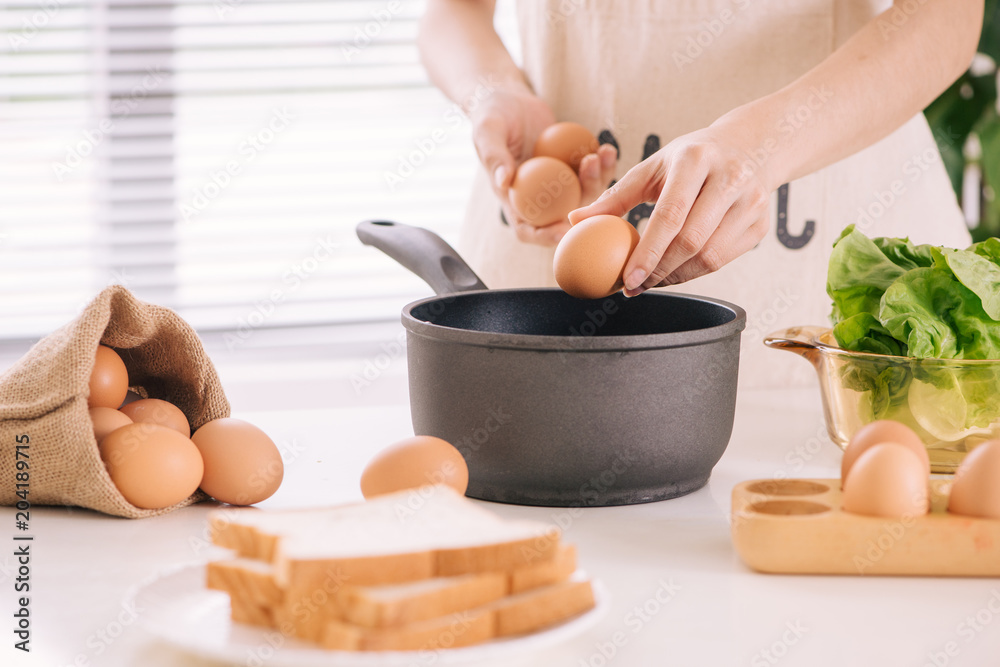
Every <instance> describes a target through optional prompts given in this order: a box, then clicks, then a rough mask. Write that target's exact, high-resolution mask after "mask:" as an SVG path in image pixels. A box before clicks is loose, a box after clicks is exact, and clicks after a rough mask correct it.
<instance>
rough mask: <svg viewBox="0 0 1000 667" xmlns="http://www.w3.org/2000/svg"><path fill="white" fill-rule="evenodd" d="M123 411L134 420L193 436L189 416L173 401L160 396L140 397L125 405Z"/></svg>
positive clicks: (187, 436)
mask: <svg viewBox="0 0 1000 667" xmlns="http://www.w3.org/2000/svg"><path fill="white" fill-rule="evenodd" d="M121 411H122V413H123V414H125V415H127V416H128V417H129V418H130V419H131V420H132V421H134V422H143V423H147V424H159V425H160V426H166V427H167V428H172V429H174V430H175V431H177V432H178V433H180V434H181V435H183V436H184V437H185V438H190V437H191V426H190V424H188V420H187V417H185V416H184V413H183V412H181V409H180V408H178V407H177V406H176V405H174V404H173V403H167V402H166V401H161V400H160V399H158V398H140V399H139V400H138V401H132V402H131V403H129V404H128V405H123V406H122V408H121Z"/></svg>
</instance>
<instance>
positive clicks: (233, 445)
mask: <svg viewBox="0 0 1000 667" xmlns="http://www.w3.org/2000/svg"><path fill="white" fill-rule="evenodd" d="M191 440H193V441H194V444H195V446H196V447H197V448H198V451H200V452H201V456H202V459H203V460H204V462H205V473H204V476H203V479H202V480H201V485H200V486H201V490H202V491H204V492H205V493H207V494H208V495H210V496H212V497H213V498H215V499H216V500H218V501H221V502H224V503H229V504H230V505H253V504H254V503H259V502H261V501H262V500H266V499H267V498H270V497H271V496H272V495H274V492H275V491H277V490H278V487H279V486H281V481H282V479H283V478H284V475H285V465H284V463H283V462H282V460H281V452H279V451H278V447H277V446H276V445H275V444H274V441H273V440H271V438H269V437H268V435H267V434H266V433H264V431H262V430H261V429H259V428H257V427H256V426H254V425H253V424H250V423H249V422H245V421H243V420H242V419H233V418H231V417H227V418H224V419H214V420H212V421H210V422H208V423H206V424H204V425H202V426H201V427H199V428H198V429H197V430H196V431H195V432H194V435H193V436H191Z"/></svg>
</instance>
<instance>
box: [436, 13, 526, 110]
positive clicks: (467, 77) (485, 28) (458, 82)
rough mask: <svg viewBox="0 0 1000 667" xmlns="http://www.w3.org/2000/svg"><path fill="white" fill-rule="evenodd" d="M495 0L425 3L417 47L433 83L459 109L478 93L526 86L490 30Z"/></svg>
mask: <svg viewBox="0 0 1000 667" xmlns="http://www.w3.org/2000/svg"><path fill="white" fill-rule="evenodd" d="M495 4H496V3H495V1H494V0H429V1H428V3H427V11H426V12H425V13H424V16H423V18H422V19H421V21H420V34H419V36H418V38H417V46H418V47H419V49H420V58H421V60H422V61H423V63H424V67H425V68H426V69H427V72H428V74H429V75H430V78H431V81H432V82H433V83H434V85H436V86H437V87H438V88H440V89H441V91H442V92H444V94H445V95H447V96H448V98H449V99H451V100H452V101H453V102H456V103H457V104H459V105H460V106H462V107H463V108H465V106H466V105H467V104H468V103H469V101H470V100H473V99H475V96H476V91H477V89H479V90H481V86H483V85H484V84H485V85H488V86H490V87H495V86H504V85H516V86H524V87H527V83H526V82H525V80H524V75H523V74H522V73H521V71H520V70H519V69H518V67H517V65H515V64H514V61H513V60H512V59H511V57H510V54H509V53H508V52H507V49H506V48H505V47H504V45H503V42H501V41H500V37H499V36H498V35H497V33H496V30H495V29H494V27H493V12H494V8H495Z"/></svg>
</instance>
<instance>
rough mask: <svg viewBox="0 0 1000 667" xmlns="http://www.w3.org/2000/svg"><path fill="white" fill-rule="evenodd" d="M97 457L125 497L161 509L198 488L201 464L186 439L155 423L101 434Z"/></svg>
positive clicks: (132, 425)
mask: <svg viewBox="0 0 1000 667" xmlns="http://www.w3.org/2000/svg"><path fill="white" fill-rule="evenodd" d="M98 449H99V450H100V453H101V459H102V460H103V461H104V465H105V467H106V468H107V470H108V474H109V475H110V476H111V481H112V482H114V484H115V486H116V487H117V488H118V491H119V492H121V494H122V496H124V497H125V500H127V501H128V502H130V503H132V504H133V505H135V506H136V507H139V508H142V509H163V508H165V507H170V506H171V505H176V504H177V503H179V502H181V501H182V500H184V499H185V498H187V497H188V496H190V495H191V494H192V493H194V492H195V490H196V489H197V488H198V484H199V483H200V482H201V476H202V473H203V472H204V465H203V463H202V460H201V455H200V454H199V453H198V448H197V447H195V446H194V443H192V442H191V440H190V439H189V438H185V437H184V436H183V435H181V434H180V433H178V432H177V431H175V430H173V429H170V428H167V427H166V426H160V425H158V424H128V425H127V426H122V427H121V428H118V429H116V430H114V431H112V432H111V433H109V434H108V435H106V436H105V437H104V439H103V440H101V442H100V443H99V445H98Z"/></svg>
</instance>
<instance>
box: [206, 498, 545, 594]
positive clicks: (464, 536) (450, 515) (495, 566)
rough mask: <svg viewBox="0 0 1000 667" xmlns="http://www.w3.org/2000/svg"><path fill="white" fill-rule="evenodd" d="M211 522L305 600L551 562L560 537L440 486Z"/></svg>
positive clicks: (218, 539) (219, 537) (225, 541)
mask: <svg viewBox="0 0 1000 667" xmlns="http://www.w3.org/2000/svg"><path fill="white" fill-rule="evenodd" d="M210 522H211V526H212V534H213V541H214V542H215V543H216V544H219V545H220V546H225V547H228V548H233V549H235V550H236V551H237V552H238V553H239V554H241V555H244V556H247V557H250V558H259V559H261V560H266V561H269V562H272V563H274V565H275V576H276V580H277V582H278V583H279V584H280V585H281V586H282V587H283V588H285V589H286V590H287V591H288V592H289V593H290V594H293V595H299V596H301V595H311V594H312V593H313V592H314V591H315V590H316V589H317V588H319V587H322V586H323V583H324V581H327V580H329V579H330V578H331V577H333V578H336V579H338V580H341V581H344V582H347V583H349V584H351V585H356V586H363V585H378V584H390V583H402V582H407V581H417V580H420V579H428V578H431V577H442V576H457V575H462V574H473V573H480V572H495V571H504V570H512V569H514V568H516V567H519V566H524V565H531V564H534V563H536V562H543V561H547V560H551V559H552V558H553V557H554V556H555V554H556V551H557V550H558V547H559V538H560V536H559V532H558V530H557V529H555V528H554V527H552V526H550V525H547V524H544V523H541V522H537V521H515V520H506V519H502V518H501V517H499V516H497V515H495V514H493V513H492V512H490V511H488V510H486V509H483V508H481V507H479V506H478V505H476V504H475V503H472V502H470V501H468V500H467V499H466V498H465V497H463V496H461V495H460V494H458V493H457V492H455V491H454V490H452V489H450V488H448V487H446V486H440V485H439V486H433V487H423V488H421V489H417V490H409V491H402V492H399V493H394V494H388V495H385V496H381V497H378V498H375V499H372V500H369V501H367V502H365V503H360V504H354V505H346V506H342V507H334V508H329V509H325V510H302V511H298V512H261V511H253V510H250V511H228V512H225V513H218V514H216V513H213V515H211V516H210Z"/></svg>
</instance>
